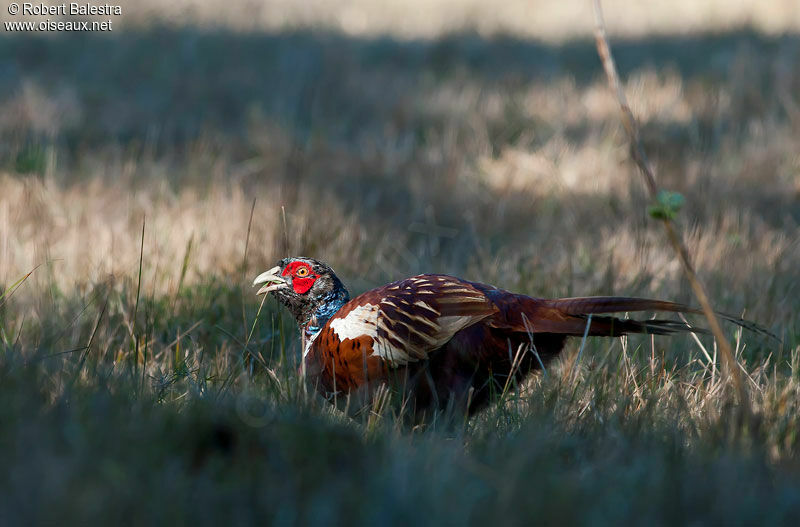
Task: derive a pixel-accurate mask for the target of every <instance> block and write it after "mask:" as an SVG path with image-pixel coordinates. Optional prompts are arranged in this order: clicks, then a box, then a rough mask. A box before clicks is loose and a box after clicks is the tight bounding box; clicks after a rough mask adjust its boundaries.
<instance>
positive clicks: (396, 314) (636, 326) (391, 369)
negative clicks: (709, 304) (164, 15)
mask: <svg viewBox="0 0 800 527" xmlns="http://www.w3.org/2000/svg"><path fill="white" fill-rule="evenodd" d="M259 284H263V286H262V287H261V288H260V289H259V290H258V293H257V294H259V295H261V294H265V293H272V294H273V295H274V296H275V297H276V298H277V299H278V301H279V302H280V303H282V304H283V305H284V306H286V308H287V309H288V310H289V311H290V312H291V313H292V315H293V316H294V318H295V320H296V321H297V324H298V326H299V327H300V330H301V333H302V341H303V343H302V349H303V359H302V366H301V370H304V371H305V375H306V378H307V380H308V381H310V382H311V383H312V384H313V385H314V386H315V387H316V389H317V390H318V391H319V392H320V393H321V394H322V395H323V396H325V397H326V398H328V399H329V400H331V401H333V400H334V399H338V400H340V401H341V400H345V399H348V398H351V397H348V396H356V398H355V399H356V400H357V401H361V402H364V401H365V400H369V397H371V396H372V395H374V393H375V391H376V390H377V389H378V388H379V387H380V386H381V385H390V386H393V387H394V388H395V389H397V390H399V392H400V393H401V394H402V395H403V397H404V400H405V402H406V403H407V404H409V405H410V408H411V409H412V412H413V414H414V415H420V414H424V412H426V411H429V410H435V409H445V408H448V407H451V408H455V409H456V410H459V411H462V412H463V411H467V412H468V413H469V414H472V413H474V412H475V411H476V410H478V409H480V408H482V407H483V406H485V405H486V403H487V402H488V401H489V400H490V398H491V394H492V393H499V392H500V391H501V390H502V389H503V387H506V386H508V385H509V384H508V383H509V381H510V380H521V379H523V378H524V377H525V376H526V375H528V374H529V373H530V372H531V371H532V370H535V369H537V368H543V367H546V365H547V364H548V362H549V361H550V360H551V359H553V358H554V357H556V356H557V355H558V354H559V352H560V351H561V350H562V349H563V348H564V343H565V341H566V339H567V337H570V336H582V335H584V334H587V335H590V336H606V337H608V336H620V335H626V334H629V333H652V334H668V333H674V332H677V331H694V332H700V331H703V330H701V329H695V328H693V327H690V326H689V325H687V324H685V323H683V322H679V321H675V320H632V319H628V318H617V317H613V316H608V315H604V314H607V313H619V312H635V311H661V312H665V311H666V312H676V313H698V310H696V309H692V308H690V307H687V306H685V305H682V304H676V303H673V302H666V301H662V300H650V299H645V298H630V297H614V296H603V297H584V298H559V299H543V298H532V297H529V296H525V295H520V294H515V293H510V292H508V291H504V290H502V289H498V288H496V287H493V286H490V285H485V284H481V283H476V282H468V281H466V280H461V279H459V278H455V277H452V276H447V275H441V274H423V275H419V276H414V277H411V278H407V279H405V280H400V281H398V282H393V283H391V284H387V285H385V286H383V287H379V288H377V289H373V290H371V291H367V292H366V293H363V294H361V295H359V296H357V297H356V298H354V299H352V300H351V299H350V295H349V293H348V292H347V289H346V288H345V287H344V285H343V284H342V282H341V280H339V278H338V277H337V276H336V274H335V273H334V272H333V269H331V268H330V267H329V266H328V265H327V264H325V263H322V262H320V261H317V260H314V259H312V258H304V257H292V258H285V259H283V260H281V261H280V262H278V265H277V266H276V267H274V268H272V269H270V270H268V271H266V272H264V273H261V274H260V275H258V276H257V277H256V279H255V280H254V281H253V285H254V286H255V285H259ZM595 315H598V316H595ZM722 316H723V318H726V319H727V320H730V321H732V322H734V323H736V324H739V325H742V326H745V327H751V326H752V328H755V329H756V330H758V329H757V326H755V325H753V324H752V323H749V322H747V321H744V320H741V319H739V318H737V317H733V316H729V315H722Z"/></svg>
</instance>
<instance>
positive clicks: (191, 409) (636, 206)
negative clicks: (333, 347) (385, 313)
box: [0, 0, 800, 525]
mask: <svg viewBox="0 0 800 527" xmlns="http://www.w3.org/2000/svg"><path fill="white" fill-rule="evenodd" d="M298 4H299V3H290V2H279V1H274V2H265V3H263V5H261V4H259V5H261V7H259V8H256V5H255V4H254V3H253V4H246V3H243V4H242V5H241V6H235V5H230V4H227V3H226V4H225V5H223V4H222V3H221V2H217V1H215V0H197V1H194V2H189V1H183V2H173V3H170V4H169V6H168V7H165V5H164V6H162V4H160V3H157V2H153V1H148V2H144V1H141V2H130V5H128V4H123V15H122V16H121V17H120V18H119V20H117V21H115V24H116V23H117V22H119V25H118V26H115V27H118V29H115V30H114V31H113V32H111V33H109V34H97V33H95V34H88V33H81V34H55V33H47V34H45V33H24V34H23V33H13V32H9V31H3V32H2V34H0V466H3V468H4V470H3V476H1V477H0V523H2V524H4V525H30V524H41V523H54V522H56V523H59V524H68V525H70V524H87V523H89V524H92V523H94V524H149V523H160V524H174V525H182V524H191V525H206V524H207V525H223V524H229V525H233V524H252V523H257V522H258V523H272V524H276V525H297V524H314V525H317V524H320V525H324V524H344V523H356V524H381V525H384V524H385V525H408V524H411V523H418V524H432V525H463V524H476V525H485V524H488V523H490V522H492V523H502V524H503V525H531V524H534V523H535V524H552V525H565V524H592V525H603V524H608V525H619V524H636V525H660V524H665V525H666V524H670V525H672V524H689V523H693V524H723V525H752V524H755V523H760V524H788V525H794V524H797V522H800V415H799V414H798V412H799V411H800V280H798V278H800V276H799V275H800V273H799V272H798V269H800V95H798V94H800V13H799V11H800V8H798V7H797V5H796V3H795V2H794V1H786V2H783V1H779V0H773V1H771V2H768V3H764V2H755V1H752V2H748V1H745V0H738V1H734V2H721V1H720V2H717V1H709V2H705V3H704V5H703V8H702V9H700V8H698V7H697V2H694V1H690V0H675V1H672V2H633V3H630V2H622V1H609V2H607V3H606V4H607V6H606V18H607V20H608V23H609V30H610V32H611V35H610V36H611V38H612V42H611V44H612V46H613V50H614V52H615V55H616V58H617V62H618V66H619V69H620V73H621V75H622V76H623V77H624V79H625V88H626V91H627V94H628V97H629V99H630V101H631V104H632V106H633V110H634V112H635V113H636V114H637V116H638V117H639V119H640V120H641V124H642V132H643V139H644V146H645V149H646V150H647V152H648V154H649V156H650V158H651V160H652V161H653V162H654V165H655V166H656V169H657V173H658V176H659V183H660V184H661V185H662V186H663V187H665V188H669V189H671V190H675V191H678V192H681V193H683V194H684V195H685V196H686V198H687V204H686V207H685V208H684V210H683V211H682V212H681V215H680V217H679V219H678V222H679V228H680V230H681V232H682V233H683V236H684V238H685V240H686V243H687V245H688V247H689V249H690V251H691V253H692V255H693V257H694V259H695V263H696V266H697V268H698V271H699V274H700V276H701V278H702V279H703V280H704V282H705V283H706V285H707V287H708V289H709V293H710V295H711V297H712V300H713V302H714V305H715V307H716V308H717V309H719V310H720V311H725V312H731V313H739V314H741V313H743V314H744V315H745V316H746V318H749V319H752V320H755V321H758V322H760V323H762V324H763V325H765V326H767V327H769V329H770V330H772V331H773V332H775V333H776V334H778V335H779V336H780V337H781V339H782V342H781V343H776V342H775V341H772V340H769V339H766V338H764V337H762V336H759V335H754V334H752V333H748V332H743V333H740V332H737V328H735V327H733V326H726V328H725V329H726V331H727V332H728V334H729V336H730V338H731V340H732V342H733V343H734V344H735V346H736V349H737V356H738V357H739V359H740V362H741V364H742V367H743V369H744V371H745V372H746V373H747V378H746V382H747V386H748V391H749V397H750V401H751V404H752V407H753V412H754V415H755V417H754V418H753V420H752V421H751V422H749V423H747V424H742V423H741V422H740V421H738V419H737V416H738V413H737V411H736V408H735V407H734V405H733V403H732V395H733V390H732V387H731V386H730V384H729V383H728V381H726V380H725V378H724V376H723V375H722V373H721V371H720V365H719V358H718V357H717V354H716V348H715V346H714V343H713V340H712V339H711V338H710V337H706V336H701V337H700V339H699V342H696V341H695V340H694V339H693V338H692V337H690V336H673V337H656V338H654V339H650V338H648V337H631V338H629V339H615V340H591V339H590V340H589V342H588V343H587V345H586V349H585V350H584V351H583V352H582V353H581V355H580V357H581V358H580V361H576V358H577V355H578V354H577V352H578V348H579V346H580V342H579V339H576V341H575V342H572V343H571V344H569V345H568V348H567V351H566V353H565V355H564V357H563V360H562V361H561V362H559V363H558V364H556V365H554V366H553V367H551V368H550V369H548V371H547V373H546V374H545V375H540V376H538V377H536V378H534V379H532V380H531V381H530V382H529V383H527V384H526V385H524V386H518V387H515V388H514V390H513V393H511V394H509V395H508V396H507V397H505V398H504V399H503V400H502V401H501V402H500V403H499V404H497V405H495V406H494V407H492V408H491V409H489V410H487V411H485V412H484V413H482V414H480V415H478V416H476V417H474V418H472V419H471V420H469V421H466V422H459V423H457V424H453V423H448V424H443V423H442V422H438V421H433V422H431V423H428V425H427V426H423V427H417V428H415V429H413V430H411V429H408V428H407V427H405V426H403V425H402V424H401V422H400V420H398V419H396V418H395V416H394V413H393V409H392V408H377V407H376V408H375V411H374V412H373V413H372V414H371V415H369V416H365V417H363V418H362V419H359V420H352V419H349V418H347V417H345V416H343V415H341V414H339V413H337V412H336V411H335V410H333V409H332V408H330V407H329V406H328V405H327V404H326V403H325V402H324V401H321V400H319V399H318V398H316V397H315V396H313V395H312V394H311V393H309V392H307V390H306V389H305V388H304V387H303V386H302V385H301V384H300V383H299V381H298V379H297V376H296V374H295V371H296V367H297V362H298V352H299V342H298V335H297V332H296V329H295V328H294V326H293V322H292V321H291V320H290V318H289V317H288V316H287V314H286V313H284V312H282V311H281V310H280V309H279V307H278V306H277V304H276V303H275V302H274V300H268V301H267V302H266V303H265V304H264V306H263V309H262V310H261V312H260V315H259V317H258V320H257V321H256V313H257V312H258V310H259V299H258V298H257V297H256V296H255V295H254V291H253V289H252V288H251V287H250V283H251V281H252V278H253V277H254V276H255V275H256V274H258V273H259V272H261V271H263V270H265V269H267V268H269V267H272V266H273V265H274V263H275V261H276V260H278V259H279V258H280V257H282V256H285V255H286V253H290V254H294V255H298V254H300V255H307V256H313V257H316V258H319V259H323V260H326V261H328V262H329V263H330V264H331V265H332V266H333V267H334V268H335V269H336V270H337V272H338V274H339V275H340V276H341V277H342V279H343V280H344V281H345V283H346V284H347V285H348V286H349V287H350V290H351V291H352V292H356V293H357V292H361V291H363V290H366V289H368V288H370V287H374V286H376V285H379V284H382V283H385V282H387V281H390V280H394V279H398V278H402V277H405V276H409V275H411V274H415V273H418V272H445V273H450V274H454V275H458V276H462V277H464V278H467V279H470V280H476V281H482V282H487V283H492V284H495V285H497V286H500V287H503V288H506V289H510V290H513V291H517V292H521V293H526V294H530V295H532V296H570V295H593V294H620V295H626V296H627V295H629V296H649V297H656V298H664V299H670V300H675V301H681V302H686V303H692V304H694V303H696V302H695V301H694V300H693V297H692V296H691V292H690V289H689V287H688V285H687V283H686V282H685V280H684V278H683V275H682V273H681V270H680V267H679V265H678V262H677V260H676V259H675V257H674V255H673V254H672V252H671V250H670V248H669V246H668V244H667V243H666V240H665V238H664V235H663V232H662V229H661V227H660V225H659V224H658V223H657V222H655V221H653V220H652V219H650V218H649V217H648V214H647V206H648V200H647V197H646V193H645V191H644V188H643V187H642V185H641V184H640V181H639V179H638V174H636V173H635V172H634V168H633V166H632V164H631V162H630V160H629V156H628V153H627V147H626V143H625V136H624V133H623V130H622V128H621V126H620V124H619V117H618V108H617V105H616V102H615V100H614V98H613V97H612V96H611V94H610V93H609V91H608V89H607V86H606V83H605V78H604V77H603V72H602V69H601V66H600V63H599V60H598V58H597V55H596V51H595V48H594V43H593V41H592V38H591V28H592V17H591V10H590V9H589V7H588V6H589V5H590V3H589V2H575V1H573V2H544V1H538V2H522V1H519V2H518V1H516V0H514V1H511V2H507V3H504V4H503V7H502V8H497V9H489V8H488V7H487V5H489V4H488V3H484V2H473V1H471V0H462V1H454V0H451V1H448V0H437V1H435V2H425V3H423V2H394V1H392V2H388V3H386V4H384V5H382V6H381V8H378V7H376V6H375V5H374V3H371V2H365V1H363V0H353V1H348V2H343V3H337V4H336V5H338V6H339V7H338V8H337V9H334V8H333V7H332V6H333V4H332V3H325V2H314V3H313V5H314V6H315V8H316V10H314V11H313V13H314V14H313V15H310V14H309V13H310V12H312V11H307V10H304V9H301V8H300V7H298ZM484 4H486V5H484ZM528 4H531V6H532V7H530V6H528ZM2 12H3V15H2V17H0V19H1V20H2V21H8V20H11V19H12V17H10V16H9V15H7V13H6V7H5V6H3V9H2ZM32 270H33V272H32V273H31V274H30V275H29V276H27V279H26V280H24V281H20V279H22V278H23V277H25V276H26V275H28V273H29V272H31V271H32ZM695 322H697V323H698V324H702V323H704V321H703V320H702V319H696V320H695Z"/></svg>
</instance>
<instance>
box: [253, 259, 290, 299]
mask: <svg viewBox="0 0 800 527" xmlns="http://www.w3.org/2000/svg"><path fill="white" fill-rule="evenodd" d="M280 272H281V268H280V267H278V266H276V267H273V268H272V269H270V270H269V271H264V272H263V273H261V274H260V275H258V276H256V279H255V280H253V287H255V286H257V285H258V284H264V285H263V286H262V287H261V289H259V290H258V291H256V294H257V295H263V294H265V293H269V292H270V291H275V290H276V289H281V288H284V287H288V286H289V284H287V283H286V280H284V279H283V277H282V276H281V275H280V274H279V273H280Z"/></svg>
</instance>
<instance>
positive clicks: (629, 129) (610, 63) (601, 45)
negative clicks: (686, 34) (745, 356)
mask: <svg viewBox="0 0 800 527" xmlns="http://www.w3.org/2000/svg"><path fill="white" fill-rule="evenodd" d="M594 12H595V21H596V27H595V41H596V44H597V53H598V54H599V55H600V60H601V61H602V63H603V68H604V69H605V72H606V77H608V83H609V85H610V86H611V89H612V90H613V91H614V92H615V93H616V95H617V100H618V101H619V106H620V110H621V114H622V125H623V126H624V127H625V132H626V133H627V135H628V140H629V141H630V149H631V157H633V160H634V162H635V163H636V166H637V167H638V168H639V172H640V173H641V174H642V177H643V178H644V182H645V185H646V186H647V190H648V193H649V194H650V197H651V198H652V199H653V200H655V199H656V197H657V195H658V192H659V189H658V185H657V184H656V179H655V176H654V174H653V169H652V168H651V166H650V163H649V162H648V160H647V155H646V154H645V152H644V149H643V148H642V143H641V140H640V138H639V127H638V125H637V123H636V118H635V117H634V116H633V112H632V111H631V109H630V106H628V101H627V98H626V97H625V91H624V90H623V89H622V84H621V83H620V80H619V75H617V69H616V66H615V65H614V58H613V56H612V55H611V49H610V47H609V45H608V39H607V38H606V29H605V22H604V20H603V9H602V7H601V5H600V0H594ZM662 223H663V224H664V230H665V231H666V233H667V238H668V239H669V243H670V245H672V248H673V249H674V250H675V253H676V254H677V255H678V259H679V260H680V262H681V266H682V267H683V271H684V273H685V274H686V278H687V279H688V280H689V284H690V285H691V286H692V291H694V294H695V296H696V297H697V300H698V301H699V302H700V307H701V308H702V309H703V314H704V315H705V317H706V319H707V320H708V324H709V326H710V329H711V332H712V333H713V334H714V338H715V339H716V340H717V344H718V346H719V349H720V353H721V355H722V359H723V363H724V364H725V371H726V372H727V374H728V376H729V377H730V378H731V380H732V381H733V386H734V389H735V390H736V396H737V398H738V400H739V404H740V405H741V408H742V409H743V411H744V412H747V413H749V412H748V410H749V407H748V398H747V393H746V389H745V385H744V383H743V382H742V377H741V374H740V372H739V366H738V364H737V362H736V358H735V357H734V355H733V351H732V349H731V345H730V343H729V342H728V339H727V338H725V334H724V333H723V332H722V326H721V325H720V323H719V319H718V318H717V315H716V313H715V312H714V308H713V307H711V302H710V301H709V299H708V294H706V290H705V287H704V286H703V284H702V283H701V282H700V279H699V278H698V277H697V273H696V272H695V270H694V266H693V265H692V262H691V259H690V257H689V251H688V250H687V249H686V245H685V244H684V243H683V240H682V239H681V237H680V236H679V235H678V233H677V232H676V230H675V226H674V225H673V223H672V220H671V219H669V218H662Z"/></svg>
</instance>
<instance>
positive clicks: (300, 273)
mask: <svg viewBox="0 0 800 527" xmlns="http://www.w3.org/2000/svg"><path fill="white" fill-rule="evenodd" d="M295 274H296V275H297V276H300V277H303V276H308V268H306V267H301V268H300V269H298V270H297V272H296V273H295Z"/></svg>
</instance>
